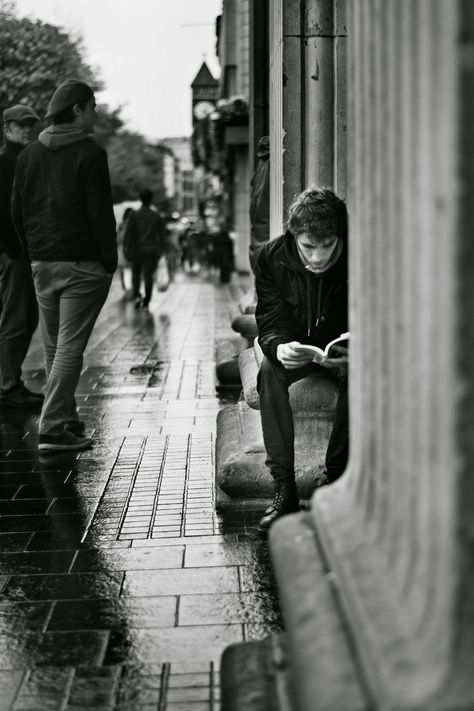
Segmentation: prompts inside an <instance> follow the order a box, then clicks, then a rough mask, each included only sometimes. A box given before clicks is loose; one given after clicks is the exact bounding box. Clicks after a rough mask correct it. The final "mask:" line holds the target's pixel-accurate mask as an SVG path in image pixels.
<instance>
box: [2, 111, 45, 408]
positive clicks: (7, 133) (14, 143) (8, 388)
mask: <svg viewBox="0 0 474 711" xmlns="http://www.w3.org/2000/svg"><path fill="white" fill-rule="evenodd" d="M2 118H3V131H4V145H3V148H2V150H1V151H0V406H1V407H11V408H15V409H17V408H18V409H24V408H26V409H29V408H36V407H40V406H41V404H42V402H43V394H42V393H36V392H31V390H28V389H27V388H26V386H25V384H24V382H23V380H22V372H21V366H22V364H23V361H24V359H25V357H26V354H27V352H28V348H29V347H30V343H31V339H32V337H33V334H34V332H35V330H36V327H37V325H38V304H37V302H36V296H35V289H34V286H33V278H32V276H31V267H30V263H29V261H28V259H27V257H26V254H25V253H24V251H23V250H22V248H21V245H20V242H19V240H18V236H17V234H16V232H15V228H14V226H13V222H12V219H11V216H10V203H11V197H12V189H13V178H14V174H15V165H16V161H17V158H18V156H19V154H20V152H21V151H22V150H23V148H24V147H25V146H26V145H28V143H31V141H32V140H33V139H34V138H36V130H37V126H38V121H39V116H38V115H37V114H36V112H35V111H34V110H33V109H32V108H31V107H29V106H24V105H23V104H21V105H20V104H18V105H16V106H11V107H10V108H8V109H5V111H4V112H3V114H2Z"/></svg>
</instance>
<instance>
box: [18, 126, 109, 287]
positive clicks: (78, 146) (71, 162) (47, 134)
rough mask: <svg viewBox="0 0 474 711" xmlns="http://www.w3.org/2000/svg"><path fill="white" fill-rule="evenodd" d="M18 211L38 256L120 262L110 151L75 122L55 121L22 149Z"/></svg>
mask: <svg viewBox="0 0 474 711" xmlns="http://www.w3.org/2000/svg"><path fill="white" fill-rule="evenodd" d="M12 216H13V221H14V224H15V227H16V229H17V232H18V234H19V235H20V238H21V240H22V242H23V243H24V244H25V246H26V247H27V250H28V254H29V257H30V259H31V260H32V261H45V262H55V261H66V262H69V261H99V262H101V263H102V264H103V266H104V268H105V270H106V271H107V272H109V273H112V272H114V271H115V269H116V268H117V233H116V227H115V217H114V212H113V205H112V193H111V187H110V177H109V169H108V165H107V155H106V153H105V151H104V149H103V148H100V147H99V146H98V145H97V143H96V142H95V140H94V139H93V138H91V137H90V136H89V135H88V134H87V133H85V132H84V131H82V130H80V129H77V128H75V127H72V126H56V125H53V126H50V127H49V128H47V129H45V130H44V131H42V133H41V134H40V136H39V139H38V140H37V141H34V142H33V143H30V144H29V145H28V146H27V147H26V148H25V149H24V150H23V151H22V152H21V154H20V156H19V158H18V161H17V165H16V171H15V183H14V186H13V197H12Z"/></svg>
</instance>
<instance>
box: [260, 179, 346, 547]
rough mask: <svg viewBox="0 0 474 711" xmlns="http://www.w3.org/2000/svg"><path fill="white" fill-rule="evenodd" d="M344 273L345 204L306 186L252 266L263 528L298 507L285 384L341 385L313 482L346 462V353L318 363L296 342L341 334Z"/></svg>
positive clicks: (316, 342) (329, 478) (321, 342)
mask: <svg viewBox="0 0 474 711" xmlns="http://www.w3.org/2000/svg"><path fill="white" fill-rule="evenodd" d="M347 278H348V274H347V210H346V206H345V204H344V202H343V201H342V200H340V199H339V198H338V197H337V196H336V195H335V194H334V193H333V192H331V191H330V190H325V189H319V188H308V189H307V190H305V191H304V192H303V193H301V194H300V195H299V196H298V197H297V198H296V199H295V201H294V202H293V204H292V205H291V206H290V209H289V219H288V230H287V232H286V234H284V235H282V236H281V237H278V238H277V239H275V240H273V241H271V242H269V243H268V244H266V245H264V246H262V247H261V248H260V250H259V252H258V254H257V256H256V263H255V284H256V289H257V299H258V300H257V307H256V312H255V316H256V319H257V326H258V340H259V343H260V346H261V348H262V350H263V352H264V354H265V357H264V358H263V361H262V363H261V366H260V370H259V373H258V379H257V387H258V392H259V397H260V416H261V421H262V430H263V441H264V444H265V449H266V452H267V459H266V464H267V466H268V467H269V469H270V473H271V475H272V477H273V479H274V480H275V496H274V500H273V503H272V505H271V506H270V507H269V508H268V509H267V510H266V512H265V515H264V516H263V518H262V519H261V521H260V523H259V530H260V531H261V532H262V533H263V532H266V531H267V529H268V528H269V527H270V526H271V524H272V523H273V522H274V521H275V520H276V519H277V518H279V517H280V516H282V515H283V514H286V513H291V512H292V511H298V509H299V502H298V497H297V492H296V483H295V471H294V427H293V414H292V411H291V407H290V402H289V396H288V388H289V386H290V385H291V384H292V383H294V382H297V381H298V380H300V379H301V378H304V377H306V376H307V375H319V376H325V377H331V378H333V379H334V380H335V382H336V383H337V385H338V388H339V397H338V403H337V408H336V415H335V420H334V424H333V428H332V432H331V436H330V440H329V444H328V448H327V451H326V468H325V471H324V473H323V475H322V477H321V478H320V479H319V481H318V482H315V487H316V485H322V484H329V483H331V482H333V481H335V480H336V479H337V478H338V477H339V476H340V475H341V474H342V473H343V471H344V469H345V467H346V463H347V457H348V449H349V426H348V399H347V381H348V378H347V361H348V358H347V350H345V354H344V355H342V356H341V357H340V358H337V357H335V358H333V357H331V358H328V359H327V360H325V361H324V362H323V363H321V364H316V363H313V362H312V359H313V354H311V353H310V354H308V353H307V352H303V351H302V350H299V349H298V345H300V344H309V345H313V346H319V347H320V348H322V349H324V347H325V346H326V345H327V344H328V343H329V342H330V341H332V340H333V339H335V338H337V337H338V336H340V335H341V334H343V333H346V332H347V330H348V327H347V319H348V314H347V312H348V306H347Z"/></svg>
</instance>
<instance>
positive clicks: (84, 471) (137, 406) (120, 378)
mask: <svg viewBox="0 0 474 711" xmlns="http://www.w3.org/2000/svg"><path fill="white" fill-rule="evenodd" d="M241 294H242V289H239V288H238V287H237V286H236V285H233V284H231V285H228V286H225V287H221V286H220V287H219V288H217V289H216V288H215V286H214V285H213V283H212V281H207V282H206V280H205V279H203V280H200V279H199V280H198V279H196V278H194V279H193V280H190V279H187V278H186V277H183V280H182V281H179V278H178V281H177V283H176V284H173V286H172V287H171V288H170V289H169V290H168V292H167V293H166V295H164V296H163V297H160V299H159V300H154V301H152V302H151V309H150V313H149V314H148V315H147V317H146V318H143V316H144V315H143V314H137V313H136V311H135V310H134V309H133V305H132V304H128V303H122V302H120V298H121V291H120V287H119V285H118V284H117V283H115V282H114V285H113V287H112V290H111V296H110V298H109V300H108V302H107V304H106V306H105V308H104V310H103V312H102V313H101V315H100V316H99V319H98V322H97V326H96V328H95V330H94V332H93V335H92V338H91V340H90V342H89V345H88V348H87V350H86V354H85V361H84V362H85V368H84V371H83V373H82V375H81V380H80V384H79V388H78V395H77V398H76V400H77V402H78V405H79V413H80V417H81V419H85V420H86V421H87V423H88V426H89V431H94V433H95V443H94V447H93V448H92V449H91V450H87V451H83V452H78V453H63V454H60V455H53V456H43V455H38V450H37V425H38V414H37V413H36V414H34V416H33V417H32V416H30V415H28V414H27V413H24V414H23V415H22V416H21V418H20V419H19V420H18V421H17V419H16V418H15V416H14V415H13V414H12V413H10V415H9V417H10V418H11V421H8V422H4V420H2V418H3V415H2V413H0V435H1V437H2V440H1V443H0V586H1V587H2V589H3V596H2V602H1V603H0V640H1V642H0V685H1V686H2V691H4V689H5V691H4V693H3V695H2V699H3V701H4V702H5V704H6V705H7V708H8V711H18V709H19V708H22V709H23V711H25V709H28V710H29V711H43V709H49V708H57V709H60V711H70V710H72V709H74V710H75V711H81V710H82V709H83V710H84V711H86V710H87V711H92V710H93V711H119V709H126V710H127V711H130V709H133V710H134V711H135V710H136V709H137V708H139V709H140V711H147V709H150V711H151V709H153V711H156V709H157V708H158V707H159V706H158V704H162V706H163V704H166V706H163V708H165V707H166V708H167V709H186V711H199V709H201V708H205V709H206V711H211V709H213V710H214V711H215V709H217V708H218V704H219V678H218V667H219V664H220V655H221V652H222V650H223V649H224V648H225V647H226V646H227V645H228V644H229V643H231V642H235V641H241V640H243V639H244V637H249V636H252V635H255V637H258V636H259V635H261V634H262V633H263V632H264V631H265V630H267V629H268V628H269V627H270V628H271V627H272V626H275V625H278V623H279V619H278V610H277V608H275V605H274V595H273V588H272V584H273V582H272V580H271V576H270V574H269V566H270V562H269V559H268V556H266V555H265V551H266V546H265V545H264V547H263V552H262V550H261V548H262V544H261V542H260V541H258V540H257V537H256V535H255V528H256V523H257V520H258V518H257V517H256V515H255V514H254V515H252V514H250V513H248V512H238V513H236V514H235V515H231V516H228V515H223V514H219V515H216V514H215V511H214V492H213V486H214V448H215V418H216V414H217V412H218V411H219V410H220V409H221V408H222V407H223V406H224V405H226V404H228V403H229V401H228V400H219V399H217V398H216V397H215V393H214V384H215V383H214V361H213V356H214V354H213V341H214V337H215V335H216V333H215V329H217V328H218V329H228V331H230V324H229V322H228V314H229V313H230V312H231V310H232V308H233V304H234V302H235V301H236V299H238V298H240V295H241ZM196 354H199V357H196ZM157 361H160V362H159V363H157ZM30 363H31V364H32V366H31V369H29V368H30V365H29V364H30ZM41 364H42V354H41V348H40V337H39V334H38V333H37V334H36V335H35V337H34V339H33V345H32V348H31V349H30V353H29V355H28V358H27V361H26V363H25V368H26V369H25V373H26V375H27V382H29V383H31V386H32V387H33V388H34V389H38V388H39V386H40V385H42V384H44V374H43V373H42V371H41V370H40V369H41V367H42V365H41ZM231 402H232V400H231ZM7 440H8V446H5V445H6V442H7ZM211 542H212V543H211ZM185 552H186V557H185V555H184V553H185ZM183 565H185V567H183ZM271 600H273V602H272V603H270V602H269V601H271ZM7 667H8V669H7ZM11 668H14V670H15V671H14V672H13V671H11ZM41 675H43V676H42V677H41ZM41 678H43V680H44V683H43V684H41V682H40V680H41ZM211 697H212V699H213V701H212V703H211ZM13 699H16V700H15V706H13ZM137 704H138V705H137ZM212 704H213V705H212ZM0 708H2V707H1V705H0Z"/></svg>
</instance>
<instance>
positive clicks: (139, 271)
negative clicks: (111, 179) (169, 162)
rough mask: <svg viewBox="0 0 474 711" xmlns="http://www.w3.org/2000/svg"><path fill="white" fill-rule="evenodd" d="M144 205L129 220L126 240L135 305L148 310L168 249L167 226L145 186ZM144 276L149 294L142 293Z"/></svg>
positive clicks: (142, 198)
mask: <svg viewBox="0 0 474 711" xmlns="http://www.w3.org/2000/svg"><path fill="white" fill-rule="evenodd" d="M139 198H140V200H141V203H142V204H141V206H140V207H139V209H138V210H135V211H134V212H132V214H131V215H130V217H129V219H128V224H127V230H126V233H125V240H124V253H125V258H126V259H128V261H130V262H131V263H132V290H133V297H134V299H135V308H137V309H138V308H143V309H147V308H148V304H149V303H150V300H151V294H152V290H153V277H154V273H155V271H156V267H157V265H158V260H159V258H160V257H161V255H162V254H163V252H164V250H165V239H166V227H165V223H164V221H163V220H162V218H161V217H160V215H159V214H158V212H157V211H156V210H153V209H152V207H151V201H152V198H153V194H152V192H151V190H148V188H145V189H144V190H142V191H141V192H140V195H139ZM142 275H143V282H144V288H145V296H144V297H142V295H141V293H140V281H141V277H142Z"/></svg>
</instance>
